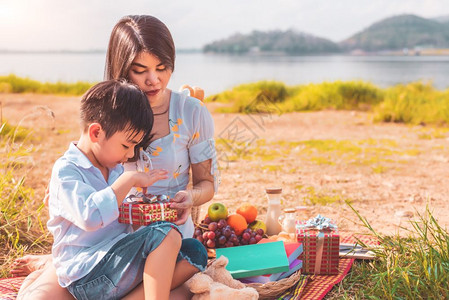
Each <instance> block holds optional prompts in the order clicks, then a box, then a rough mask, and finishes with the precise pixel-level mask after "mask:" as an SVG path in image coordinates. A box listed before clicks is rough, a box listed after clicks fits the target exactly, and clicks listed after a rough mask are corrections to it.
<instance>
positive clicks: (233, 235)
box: [229, 232, 238, 241]
mask: <svg viewBox="0 0 449 300" xmlns="http://www.w3.org/2000/svg"><path fill="white" fill-rule="evenodd" d="M229 240H231V241H235V240H237V241H238V237H237V235H236V234H235V233H233V232H232V233H231V235H230V236H229Z"/></svg>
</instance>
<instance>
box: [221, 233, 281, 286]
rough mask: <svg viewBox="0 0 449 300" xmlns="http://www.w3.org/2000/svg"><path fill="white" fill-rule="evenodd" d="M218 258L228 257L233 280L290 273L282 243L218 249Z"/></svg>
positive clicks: (227, 267)
mask: <svg viewBox="0 0 449 300" xmlns="http://www.w3.org/2000/svg"><path fill="white" fill-rule="evenodd" d="M216 254H217V258H219V257H220V256H222V255H223V256H226V257H227V258H228V260H229V263H228V265H227V266H226V269H227V270H228V271H229V272H230V273H231V275H232V277H233V278H242V277H250V276H258V275H265V274H273V273H281V272H287V271H289V262H288V259H287V254H286V253H285V248H284V243H283V242H282V241H278V242H272V243H264V244H254V245H247V246H236V247H229V248H218V249H217V250H216Z"/></svg>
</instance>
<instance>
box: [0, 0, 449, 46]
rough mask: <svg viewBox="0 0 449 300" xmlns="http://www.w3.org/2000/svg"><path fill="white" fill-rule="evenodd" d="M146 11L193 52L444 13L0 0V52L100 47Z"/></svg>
mask: <svg viewBox="0 0 449 300" xmlns="http://www.w3.org/2000/svg"><path fill="white" fill-rule="evenodd" d="M128 14H149V15H153V16H155V17H157V18H159V19H160V20H161V21H163V22H164V23H165V24H166V25H167V26H168V28H169V29H170V31H171V33H172V35H173V38H174V40H175V45H176V47H177V48H178V49H191V48H201V47H202V46H204V45H205V44H207V43H210V42H212V41H215V40H219V39H223V38H226V37H229V36H230V35H232V34H235V33H244V34H245V33H250V32H251V31H253V30H261V31H268V30H276V29H280V30H288V29H294V30H297V31H301V32H305V33H309V34H313V35H316V36H319V37H323V38H327V39H330V40H332V41H334V42H339V41H341V40H343V39H346V38H348V37H350V36H351V35H353V34H355V33H357V32H360V31H361V30H363V29H365V28H367V27H368V26H370V25H371V24H372V23H374V22H377V21H380V20H382V19H384V18H387V17H390V16H394V15H400V14H416V15H419V16H421V17H425V18H433V17H439V16H449V3H448V0H338V1H335V0H277V1H273V0H221V1H216V0H190V1H189V0H164V1H156V0H128V1H123V0H101V1H100V0H72V1H65V0H0V49H2V50H4V49H6V50H29V51H34V50H62V49H64V50H105V49H106V47H107V43H108V39H109V35H110V32H111V29H112V27H113V26H114V25H115V23H116V22H117V21H118V20H119V19H120V18H121V17H122V16H125V15H128Z"/></svg>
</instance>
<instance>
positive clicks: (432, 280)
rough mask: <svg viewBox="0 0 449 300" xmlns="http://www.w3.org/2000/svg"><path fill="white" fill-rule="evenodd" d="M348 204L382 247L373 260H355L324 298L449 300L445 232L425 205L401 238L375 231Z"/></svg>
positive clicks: (448, 253)
mask: <svg viewBox="0 0 449 300" xmlns="http://www.w3.org/2000/svg"><path fill="white" fill-rule="evenodd" d="M348 205H349V206H350V207H351V208H352V209H353V211H354V212H355V213H356V215H357V216H358V218H359V220H360V221H361V222H362V224H363V225H364V226H365V228H367V229H368V230H369V231H370V232H371V234H372V235H373V236H375V237H377V238H378V239H379V241H380V243H381V245H382V247H380V248H374V249H373V251H374V252H375V253H376V254H377V256H378V259H377V260H374V261H356V263H355V264H354V265H353V267H352V269H351V272H350V273H349V274H348V276H346V277H345V279H344V280H343V281H342V282H341V283H340V284H339V286H338V287H337V288H336V289H334V291H333V292H332V293H331V294H330V295H328V297H327V298H328V299H449V234H448V232H447V229H445V228H442V227H441V226H440V225H439V224H438V220H436V219H435V217H434V216H433V215H432V212H431V211H430V209H429V208H427V209H426V212H425V213H424V214H423V215H420V214H418V220H416V221H411V225H412V228H413V229H412V230H410V231H409V235H408V236H406V237H401V236H398V235H395V236H387V235H382V234H380V233H378V232H376V230H374V229H373V228H372V227H371V225H370V224H369V222H368V221H367V220H366V218H364V217H362V216H361V215H360V214H359V213H358V212H357V211H356V210H355V209H354V208H353V207H352V206H351V204H349V203H348ZM360 243H361V244H363V243H362V242H360ZM365 246H366V245H365Z"/></svg>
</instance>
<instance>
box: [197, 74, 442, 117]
mask: <svg viewBox="0 0 449 300" xmlns="http://www.w3.org/2000/svg"><path fill="white" fill-rule="evenodd" d="M206 101H216V102H222V103H228V104H229V105H228V106H225V107H223V108H220V109H218V110H219V111H221V112H235V113H236V112H237V113H257V112H265V113H266V112H269V113H276V114H282V113H286V112H294V111H317V110H324V109H335V110H358V111H370V112H372V113H373V116H374V120H375V121H380V122H397V123H406V124H413V125H417V124H424V125H427V124H433V125H438V126H440V125H448V124H449V90H446V91H439V90H436V89H435V88H434V87H433V86H432V85H431V84H430V83H424V82H413V83H409V84H400V85H396V86H393V87H389V88H384V89H382V88H379V87H377V86H375V85H373V84H371V83H369V82H364V81H335V82H323V83H319V84H307V85H296V86H287V85H285V84H284V83H282V82H277V81H260V82H255V83H249V84H242V85H238V86H236V87H234V88H233V89H231V90H228V91H225V92H222V93H219V94H216V95H212V96H209V97H207V98H206Z"/></svg>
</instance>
